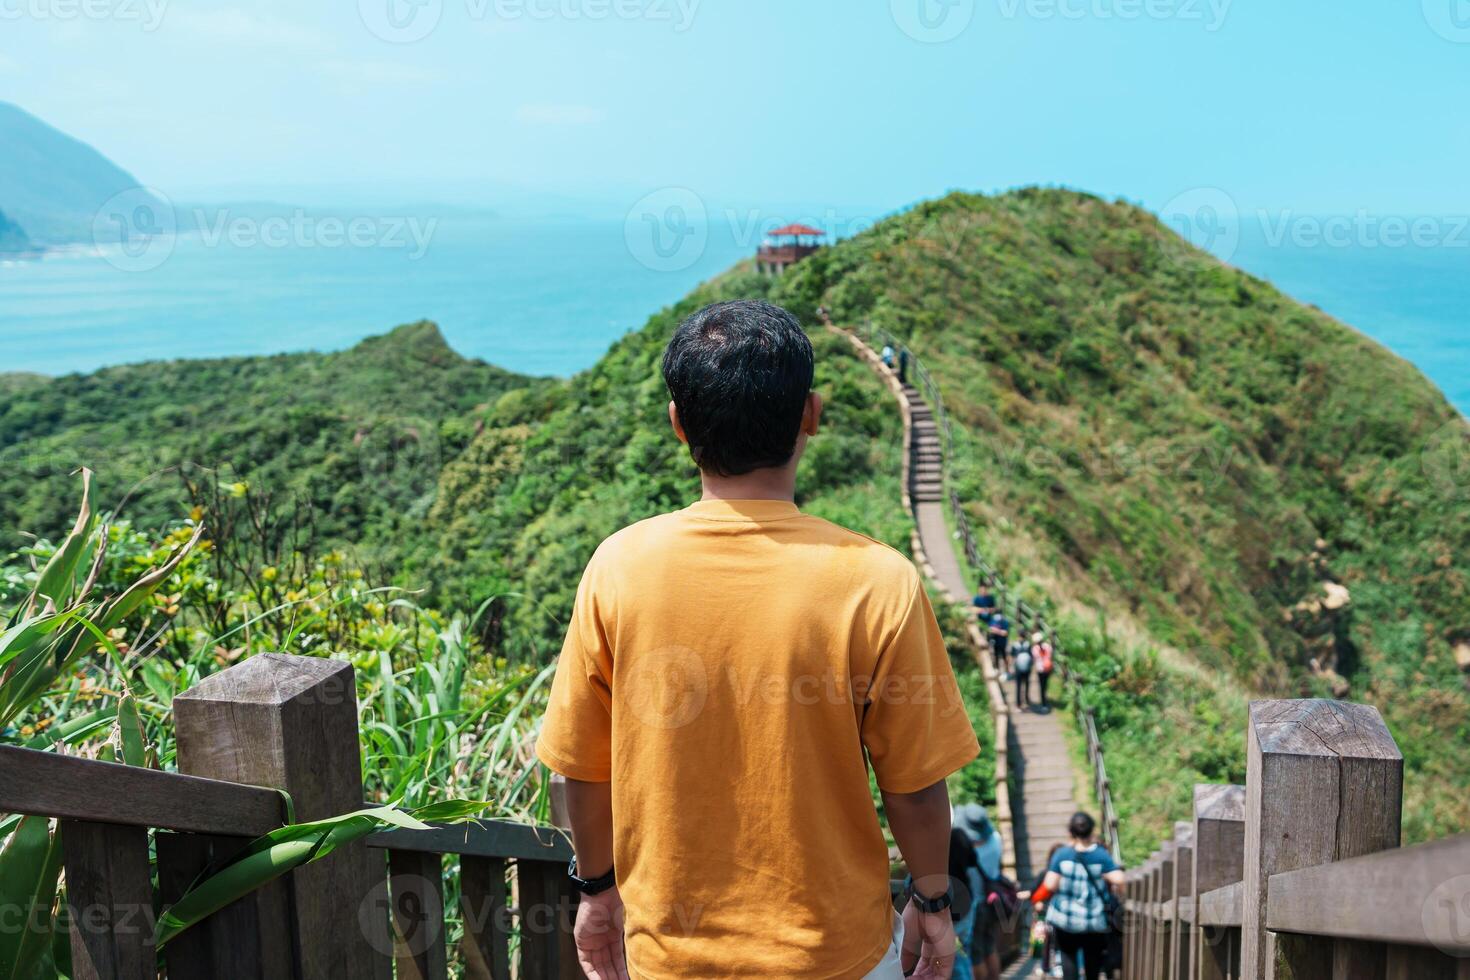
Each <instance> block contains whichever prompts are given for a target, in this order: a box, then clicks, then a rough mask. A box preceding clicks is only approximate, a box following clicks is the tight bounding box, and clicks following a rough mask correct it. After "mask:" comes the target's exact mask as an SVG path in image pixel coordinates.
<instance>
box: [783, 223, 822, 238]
mask: <svg viewBox="0 0 1470 980" xmlns="http://www.w3.org/2000/svg"><path fill="white" fill-rule="evenodd" d="M826 234H827V233H826V232H824V231H822V230H820V229H817V228H813V227H811V226H810V225H787V226H786V227H785V228H777V229H776V230H775V231H773V232H771V234H770V237H771V238H795V237H802V238H806V237H808V236H810V237H815V238H821V237H822V236H824V235H826Z"/></svg>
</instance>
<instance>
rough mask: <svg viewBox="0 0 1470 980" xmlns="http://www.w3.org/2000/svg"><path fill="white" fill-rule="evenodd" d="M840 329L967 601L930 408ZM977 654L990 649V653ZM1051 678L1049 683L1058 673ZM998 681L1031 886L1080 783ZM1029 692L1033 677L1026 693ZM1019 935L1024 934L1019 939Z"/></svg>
mask: <svg viewBox="0 0 1470 980" xmlns="http://www.w3.org/2000/svg"><path fill="white" fill-rule="evenodd" d="M832 329H834V330H836V329H838V328H835V327H834V328H832ZM839 332H841V333H843V334H844V335H845V336H847V337H848V339H849V340H851V341H852V343H853V344H854V345H855V346H856V347H857V348H858V350H859V351H860V352H862V353H863V355H864V357H865V359H866V360H868V362H869V363H870V364H871V365H872V366H873V368H874V370H876V371H878V372H879V373H880V374H881V375H883V376H884V379H885V380H886V381H888V383H889V385H890V386H891V387H892V388H893V389H894V391H895V393H896V394H897V395H898V397H899V398H900V399H901V400H902V401H903V407H904V422H905V424H906V425H907V427H908V433H907V435H908V438H907V443H908V459H907V461H906V462H907V465H906V466H905V475H906V479H907V487H906V489H907V494H906V497H907V501H908V505H909V508H910V510H911V511H912V514H913V518H914V524H915V525H916V536H917V540H916V541H915V545H916V547H915V549H914V551H915V557H916V558H918V559H919V560H920V563H921V565H922V566H923V567H924V571H925V573H926V574H928V575H929V576H930V577H931V578H932V579H933V582H934V584H935V585H937V586H938V587H939V589H940V591H941V593H947V594H948V597H949V598H950V600H951V601H954V602H962V603H966V607H967V608H968V602H967V599H968V597H969V596H970V594H971V583H968V582H967V581H966V576H965V573H964V571H963V569H962V568H961V566H960V560H959V556H958V554H957V553H956V551H955V546H954V538H953V536H952V535H951V533H950V530H949V526H948V525H947V524H946V522H945V518H944V507H945V498H944V457H943V448H942V445H941V441H940V436H939V428H938V425H937V424H936V423H935V420H934V414H933V412H932V411H931V410H930V408H929V405H928V404H927V403H926V402H925V401H924V397H923V395H922V394H921V393H920V392H919V390H918V389H917V388H915V387H914V386H913V385H912V384H908V383H901V382H899V380H898V378H897V377H896V375H895V372H893V371H892V370H891V369H889V368H888V367H886V366H884V365H883V363H882V361H881V360H880V359H879V358H878V356H877V354H876V353H875V352H874V351H873V350H872V348H870V347H868V345H866V344H865V343H863V342H862V341H861V340H860V339H859V338H857V337H856V336H854V335H852V334H851V333H848V332H847V331H839ZM981 655H982V657H988V656H989V655H988V652H982V654H981ZM987 670H988V668H987ZM1053 680H1054V687H1055V686H1057V685H1056V684H1055V681H1057V678H1054V679H1053ZM1001 686H1002V689H1003V690H1004V692H1005V697H1006V700H1007V711H1008V712H1009V725H1007V726H1006V731H1007V735H1006V749H1007V759H1008V763H1009V767H1010V773H1011V777H1012V784H1011V788H1012V793H1011V797H1010V818H1011V833H1012V835H1013V837H1014V841H1013V843H1014V846H1015V872H1016V878H1017V881H1018V882H1019V883H1020V886H1021V887H1022V888H1030V887H1031V885H1032V884H1033V883H1034V881H1035V879H1036V877H1037V876H1038V875H1040V874H1041V872H1042V871H1043V870H1045V867H1046V855H1047V852H1048V851H1049V850H1050V849H1051V846H1052V844H1054V843H1057V842H1058V841H1061V840H1064V839H1065V837H1066V827H1067V819H1068V818H1069V817H1071V816H1072V814H1073V813H1075V812H1076V811H1077V810H1078V809H1079V808H1080V807H1079V803H1078V800H1077V786H1078V782H1077V779H1076V775H1075V772H1074V770H1073V767H1072V759H1071V756H1070V754H1069V752H1068V749H1067V738H1066V733H1065V731H1063V728H1062V720H1061V718H1060V717H1059V716H1058V715H1057V714H1055V713H1044V712H1041V711H1038V710H1036V709H1026V710H1017V709H1016V708H1015V706H1014V703H1013V702H1014V697H1015V689H1014V685H1013V684H1004V683H1003V684H1002V685H1001ZM1053 693H1054V694H1060V692H1059V691H1054V692H1053ZM1035 696H1036V691H1035V684H1034V682H1033V685H1032V697H1035ZM1001 816H1002V818H1003V817H1004V814H1001ZM1024 939H1025V937H1024V935H1023V936H1022V942H1023V945H1024ZM1038 973H1039V968H1038V965H1037V962H1036V960H1034V959H1032V958H1030V957H1028V956H1022V957H1020V958H1018V959H1017V960H1016V961H1015V962H1014V963H1012V964H1011V965H1010V966H1009V967H1008V968H1007V969H1006V971H1005V972H1004V974H1003V976H1005V977H1030V976H1032V975H1034V974H1038Z"/></svg>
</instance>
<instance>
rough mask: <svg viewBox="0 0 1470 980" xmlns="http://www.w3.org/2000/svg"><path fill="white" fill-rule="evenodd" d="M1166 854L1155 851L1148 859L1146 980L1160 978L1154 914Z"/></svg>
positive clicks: (1145, 920) (1144, 956)
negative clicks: (1155, 951) (1156, 953)
mask: <svg viewBox="0 0 1470 980" xmlns="http://www.w3.org/2000/svg"><path fill="white" fill-rule="evenodd" d="M1163 860H1164V856H1163V854H1161V853H1160V852H1159V851H1154V852H1153V854H1151V855H1149V859H1148V884H1147V886H1146V889H1145V890H1146V891H1147V894H1146V895H1145V896H1144V903H1143V915H1144V918H1143V957H1142V963H1143V976H1144V980H1158V970H1159V961H1158V959H1157V958H1156V957H1155V956H1154V944H1155V942H1156V941H1157V938H1158V934H1159V920H1158V918H1157V917H1156V916H1155V915H1154V908H1155V907H1156V906H1157V905H1158V901H1159V869H1160V868H1161V867H1162V865H1163Z"/></svg>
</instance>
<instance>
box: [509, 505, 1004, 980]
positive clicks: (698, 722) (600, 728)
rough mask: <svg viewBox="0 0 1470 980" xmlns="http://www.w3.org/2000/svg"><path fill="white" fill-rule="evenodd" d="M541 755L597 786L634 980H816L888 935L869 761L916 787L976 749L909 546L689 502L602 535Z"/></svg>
mask: <svg viewBox="0 0 1470 980" xmlns="http://www.w3.org/2000/svg"><path fill="white" fill-rule="evenodd" d="M536 751H537V754H538V755H539V756H540V758H541V760H542V761H543V762H544V763H546V765H547V766H548V767H550V768H551V769H553V770H554V771H556V772H559V773H561V774H562V775H564V776H566V777H568V778H569V779H579V780H585V781H589V782H602V781H607V780H609V779H610V780H611V781H612V805H613V825H614V852H613V853H614V863H615V866H616V868H617V879H618V886H619V890H620V892H621V894H622V897H623V901H624V903H625V905H626V906H627V926H626V935H627V946H628V966H629V972H630V973H632V974H633V975H634V976H638V977H648V978H659V980H663V978H669V980H673V978H686V977H804V978H823V977H828V978H835V977H862V976H863V975H864V974H866V973H867V972H868V971H869V970H871V969H872V968H873V967H874V966H876V965H877V963H878V961H879V960H881V959H882V957H883V955H884V952H885V951H886V949H887V948H888V946H889V943H890V941H891V937H892V917H893V906H892V904H891V902H890V900H889V892H888V852H887V849H886V847H885V844H884V840H883V834H882V831H881V829H880V827H879V824H878V817H877V814H876V813H875V811H874V808H873V802H872V795H871V790H870V788H869V782H868V767H867V764H868V763H871V766H872V769H873V773H874V775H875V776H876V778H877V782H878V785H879V786H880V787H882V788H883V789H885V790H888V791H891V792H899V793H908V792H914V791H916V790H920V789H923V788H925V787H927V786H930V785H932V784H934V783H936V782H938V781H940V780H941V779H943V778H944V777H945V776H947V775H949V774H950V773H951V772H954V771H955V770H956V769H959V768H960V767H961V766H963V765H965V763H967V762H969V761H970V760H972V759H974V758H975V756H976V755H977V754H978V753H979V745H978V744H977V742H976V739H975V733H974V731H973V730H972V729H971V727H970V722H969V719H968V717H967V715H966V713H965V707H964V703H963V700H962V699H961V697H960V693H959V688H958V686H957V685H956V683H955V678H954V671H953V669H952V668H951V666H950V663H949V657H948V654H947V653H946V651H945V647H944V640H943V638H942V637H941V635H940V632H939V626H938V624H937V623H936V622H935V620H934V612H933V610H932V609H931V608H930V605H929V599H928V596H927V595H925V593H924V589H923V585H922V583H921V581H920V579H919V576H918V573H917V572H916V571H915V569H914V566H913V564H912V563H911V562H910V561H909V560H908V559H906V558H905V557H904V556H903V555H901V554H899V553H898V552H897V551H894V550H893V549H891V548H889V547H887V546H886V545H883V544H880V543H878V542H876V541H873V540H872V539H870V538H867V537H864V536H862V535H860V534H856V533H854V532H852V531H848V530H845V529H843V528H840V527H837V526H836V525H834V524H830V523H828V522H827V521H824V520H820V519H819V518H815V517H809V516H807V515H804V514H802V513H801V512H800V511H799V510H797V508H796V506H795V505H794V504H791V503H788V502H783V501H772V500H755V501H719V500H706V501H700V502H699V503H696V504H694V505H693V506H691V507H689V508H687V509H685V510H682V511H678V512H676V513H673V514H665V515H663V516H661V517H655V518H653V519H651V520H646V521H642V522H640V523H638V524H634V525H633V526H631V527H628V528H625V529H624V530H622V531H620V532H618V533H617V534H614V535H613V536H612V537H610V538H608V539H607V540H606V541H604V542H603V543H602V546H601V547H600V548H598V549H597V553H596V554H595V555H594V556H593V557H592V561H591V562H589V563H588V565H587V570H586V572H585V574H584V575H583V577H582V584H581V587H580V588H579V589H578V592H577V600H576V606H575V608H574V610H573V612H572V622H571V624H570V626H569V627H568V630H567V638H566V644H565V645H564V646H563V648H562V653H561V661H560V663H559V665H558V667H557V671H556V680H555V682H554V683H553V685H552V690H551V703H550V706H549V707H548V708H547V712H546V718H545V720H544V721H543V724H542V729H541V736H540V739H539V741H538V742H537V744H536ZM865 760H866V762H865Z"/></svg>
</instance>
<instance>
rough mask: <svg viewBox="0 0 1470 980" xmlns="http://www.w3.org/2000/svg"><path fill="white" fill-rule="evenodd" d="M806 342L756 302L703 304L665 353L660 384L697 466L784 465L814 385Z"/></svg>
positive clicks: (720, 469)
mask: <svg viewBox="0 0 1470 980" xmlns="http://www.w3.org/2000/svg"><path fill="white" fill-rule="evenodd" d="M814 360H815V356H814V355H813V353H812V344H811V341H810V340H808V339H807V336H806V333H805V332H804V331H803V330H802V329H801V324H799V323H797V322H796V317H794V316H792V315H791V314H790V313H788V312H787V311H786V310H783V309H782V308H781V307H779V306H773V305H772V304H770V303H766V302H764V301H761V300H738V301H735V302H730V303H716V304H714V305H713V306H706V307H705V308H704V309H702V310H700V311H699V312H698V313H695V314H694V315H693V316H691V317H690V318H689V319H687V320H685V321H684V322H683V323H682V324H680V325H679V329H678V330H676V331H674V338H673V339H672V340H670V341H669V346H668V349H666V350H665V351H664V365H663V367H664V383H665V384H666V385H668V387H669V396H670V397H671V398H673V400H674V407H675V408H677V409H678V412H679V424H680V425H681V426H683V428H684V435H685V436H686V437H687V438H688V440H689V454H690V455H691V456H693V457H694V462H695V463H697V464H698V465H699V468H700V469H702V470H705V471H706V472H709V473H712V474H714V475H716V476H740V475H742V474H745V473H749V472H751V471H752V470H758V469H764V468H767V467H773V466H785V465H786V464H787V463H788V462H790V461H791V454H792V453H794V452H795V451H796V440H797V437H798V436H799V435H800V434H801V417H802V413H803V411H804V410H805V408H806V398H807V395H808V394H809V393H810V392H811V390H812V374H813V362H814Z"/></svg>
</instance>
